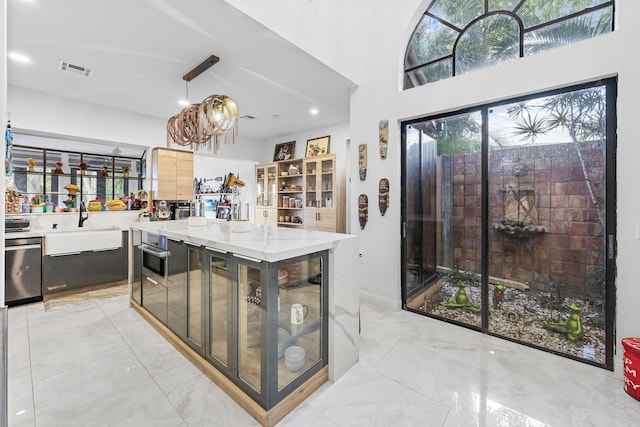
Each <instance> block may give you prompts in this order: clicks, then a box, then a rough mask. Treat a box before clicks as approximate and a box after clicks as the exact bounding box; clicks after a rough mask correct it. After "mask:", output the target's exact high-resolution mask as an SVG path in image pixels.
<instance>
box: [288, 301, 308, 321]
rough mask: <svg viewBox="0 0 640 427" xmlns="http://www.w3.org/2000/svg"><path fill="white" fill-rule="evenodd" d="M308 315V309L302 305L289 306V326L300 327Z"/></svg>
mask: <svg viewBox="0 0 640 427" xmlns="http://www.w3.org/2000/svg"><path fill="white" fill-rule="evenodd" d="M307 314H309V307H308V306H306V305H304V304H292V305H291V324H292V325H301V324H302V322H304V319H305V317H307Z"/></svg>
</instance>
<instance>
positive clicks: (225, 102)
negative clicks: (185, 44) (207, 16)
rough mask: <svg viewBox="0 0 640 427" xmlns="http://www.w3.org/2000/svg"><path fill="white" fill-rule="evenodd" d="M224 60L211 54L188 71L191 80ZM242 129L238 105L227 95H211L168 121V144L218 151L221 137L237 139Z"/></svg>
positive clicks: (227, 140)
mask: <svg viewBox="0 0 640 427" xmlns="http://www.w3.org/2000/svg"><path fill="white" fill-rule="evenodd" d="M219 60H220V58H218V57H217V56H215V55H211V56H210V57H209V58H207V59H206V60H205V61H204V62H202V63H201V64H200V65H198V66H197V67H195V68H194V69H193V70H191V71H189V72H188V73H187V74H185V75H184V76H183V77H182V79H183V80H184V81H186V82H187V84H188V83H189V82H190V81H191V80H193V79H194V78H196V77H198V76H199V75H200V74H202V73H203V72H205V71H206V70H208V69H209V67H211V66H212V65H214V64H215V63H217V62H218V61H219ZM237 133H238V107H237V106H236V103H235V102H234V101H233V99H231V98H230V97H228V96H226V95H210V96H208V97H207V98H205V99H204V100H203V101H202V102H201V103H200V104H191V105H188V106H186V107H184V108H183V109H182V110H181V111H180V112H179V113H178V114H176V115H175V116H172V117H170V118H169V120H168V121H167V146H168V147H171V145H173V144H176V145H179V146H182V147H190V148H191V149H192V150H193V151H194V152H198V151H200V150H207V151H209V152H213V153H214V154H215V153H217V152H218V148H219V146H220V140H221V139H224V143H225V144H226V143H227V142H229V140H231V143H235V137H236V134H237Z"/></svg>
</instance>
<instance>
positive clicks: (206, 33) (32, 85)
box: [7, 0, 354, 139]
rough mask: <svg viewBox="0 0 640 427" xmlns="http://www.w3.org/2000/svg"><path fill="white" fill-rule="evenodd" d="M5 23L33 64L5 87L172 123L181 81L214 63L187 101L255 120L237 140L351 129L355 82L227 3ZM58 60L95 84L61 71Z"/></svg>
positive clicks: (78, 0)
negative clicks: (213, 59) (220, 98)
mask: <svg viewBox="0 0 640 427" xmlns="http://www.w3.org/2000/svg"><path fill="white" fill-rule="evenodd" d="M7 19H8V28H7V32H8V34H7V44H8V46H7V48H8V52H9V53H12V52H15V53H20V54H22V55H25V56H27V57H29V58H30V59H31V62H30V63H26V64H25V63H18V62H15V61H13V60H11V59H8V73H7V74H8V83H9V85H15V86H20V87H24V88H28V89H32V90H37V91H41V92H47V93H51V94H55V95H60V96H64V97H68V98H73V99H78V100H81V101H87V102H92V103H96V104H101V105H106V106H110V107H115V108H120V109H124V110H128V111H133V112H137V113H142V114H145V115H149V116H154V117H159V118H162V119H165V120H166V119H168V118H169V117H170V116H172V115H174V114H176V113H177V112H178V111H179V110H180V109H181V108H182V107H181V106H179V105H178V103H177V102H178V100H179V99H184V98H186V87H185V81H184V80H183V79H182V76H183V75H185V74H187V72H189V71H190V70H191V69H193V68H194V67H196V66H197V65H198V64H200V63H201V62H202V61H204V60H205V59H206V58H208V57H209V56H210V55H212V54H213V55H216V56H218V57H219V58H220V62H218V63H217V64H216V65H214V66H213V67H211V68H210V69H209V70H208V71H207V72H205V73H203V74H201V75H200V76H199V77H197V78H196V79H194V80H193V81H191V82H190V83H189V84H188V92H189V101H190V102H191V103H199V102H200V101H202V100H203V99H204V98H206V97H207V96H209V95H212V94H224V95H228V96H230V97H231V98H233V99H234V101H235V102H236V104H237V105H238V109H239V115H240V116H244V115H250V116H254V117H255V119H254V120H247V119H241V120H240V121H239V133H240V135H245V136H248V137H252V138H257V139H274V138H278V137H281V136H285V135H289V134H293V133H298V132H301V131H305V130H308V129H314V128H318V127H323V126H328V125H332V124H335V123H342V122H345V121H348V120H349V94H350V91H351V89H352V88H353V87H354V84H353V83H352V82H351V81H349V80H348V79H346V78H344V77H343V76H341V75H339V74H338V73H336V72H334V71H333V70H331V69H330V68H328V67H326V66H325V65H323V64H322V63H320V62H319V61H317V60H315V59H314V58H312V57H311V56H309V55H308V54H306V53H304V52H303V51H301V50H300V49H298V48H297V47H295V46H294V45H292V44H290V43H289V42H287V41H285V40H284V39H283V38H281V37H280V36H278V35H276V34H275V33H273V32H271V31H270V30H268V29H266V28H265V27H264V26H262V25H261V24H258V23H257V22H256V21H254V20H252V19H251V18H249V17H248V16H246V15H244V14H242V13H241V12H239V11H238V10H237V9H235V8H233V7H232V6H230V5H229V4H227V3H226V2H225V1H223V0H181V1H178V0H134V1H132V0H91V1H87V0H62V1H51V0H8V12H7ZM325 31H330V29H325ZM60 60H64V61H68V62H70V63H72V64H75V65H79V66H82V67H86V68H89V69H91V75H90V76H89V77H85V76H83V75H81V74H77V73H73V72H68V71H67V72H64V71H60V70H59V66H58V63H59V61H60ZM311 108H317V109H318V110H319V113H318V114H317V115H316V116H312V115H310V114H309V111H310V109H311ZM8 109H9V111H10V110H11V105H10V103H9V105H8ZM274 115H276V116H278V118H277V119H275V118H273V116H274ZM14 120H16V121H17V119H14Z"/></svg>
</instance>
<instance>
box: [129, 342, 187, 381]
mask: <svg viewBox="0 0 640 427" xmlns="http://www.w3.org/2000/svg"><path fill="white" fill-rule="evenodd" d="M131 350H133V352H134V353H135V354H136V356H137V357H138V359H140V362H142V365H143V366H144V367H145V368H146V370H147V371H148V372H149V375H151V376H152V377H155V376H157V375H158V374H161V373H163V372H165V371H167V370H169V369H171V368H174V367H176V366H179V365H181V364H184V362H185V361H187V359H186V358H185V357H184V356H183V355H182V353H180V352H179V351H178V350H176V349H175V348H174V347H173V346H172V345H171V344H169V343H168V342H167V341H161V342H158V343H153V344H146V343H145V344H139V345H132V346H131Z"/></svg>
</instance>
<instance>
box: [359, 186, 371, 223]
mask: <svg viewBox="0 0 640 427" xmlns="http://www.w3.org/2000/svg"><path fill="white" fill-rule="evenodd" d="M368 220H369V198H368V197H367V195H366V194H361V195H360V196H358V221H359V222H360V230H364V226H365V225H367V221H368Z"/></svg>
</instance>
